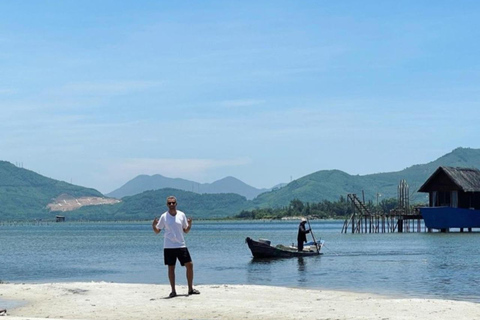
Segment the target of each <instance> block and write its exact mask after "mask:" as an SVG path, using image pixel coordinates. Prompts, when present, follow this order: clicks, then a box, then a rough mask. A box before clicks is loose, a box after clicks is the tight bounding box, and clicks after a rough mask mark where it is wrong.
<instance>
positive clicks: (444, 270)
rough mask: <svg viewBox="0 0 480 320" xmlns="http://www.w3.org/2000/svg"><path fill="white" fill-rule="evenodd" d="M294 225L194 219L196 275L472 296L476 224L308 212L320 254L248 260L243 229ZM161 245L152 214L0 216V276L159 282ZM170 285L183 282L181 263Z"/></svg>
mask: <svg viewBox="0 0 480 320" xmlns="http://www.w3.org/2000/svg"><path fill="white" fill-rule="evenodd" d="M297 226H298V222H297V221H290V222H286V221H285V222H284V221H262V222H258V221H255V222H252V221H250V222H238V221H235V222H225V221H194V225H193V227H192V230H191V232H190V233H189V234H188V235H186V240H187V245H188V247H189V250H190V252H191V255H192V258H193V260H194V269H195V283H196V284H199V285H200V284H254V285H272V286H287V287H305V288H312V289H335V290H348V291H357V292H372V293H379V294H387V295H394V296H406V297H422V298H428V297H430V298H447V299H455V300H464V301H473V302H480V292H479V290H478V288H479V285H480V233H447V234H442V233H404V234H398V233H390V234H341V233H340V230H341V227H342V221H312V228H313V230H314V235H315V237H316V238H317V240H318V239H319V238H321V239H323V240H325V247H324V249H323V252H324V254H323V255H321V256H316V257H305V258H289V259H280V260H271V261H258V260H255V259H252V255H251V252H250V251H249V249H248V247H247V245H246V243H245V238H246V237H247V236H249V237H251V238H254V239H257V238H267V239H269V240H271V242H272V244H273V245H275V244H279V243H282V244H290V243H292V242H294V241H295V239H296V232H297ZM309 239H311V238H310V236H309ZM162 245H163V237H162V236H161V235H158V236H157V235H155V234H154V233H153V232H152V230H151V226H150V222H123V223H106V222H105V223H68V222H67V223H50V224H46V223H41V224H38V225H34V224H30V225H27V224H20V225H0V252H1V263H0V280H1V281H4V282H67V281H68V282H70V281H112V282H124V283H160V284H167V283H168V279H167V270H166V267H165V266H164V265H163V254H162V252H163V251H162ZM177 284H178V285H185V284H186V280H185V275H184V269H181V268H180V267H177Z"/></svg>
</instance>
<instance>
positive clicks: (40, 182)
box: [0, 161, 103, 220]
mask: <svg viewBox="0 0 480 320" xmlns="http://www.w3.org/2000/svg"><path fill="white" fill-rule="evenodd" d="M62 194H68V195H70V196H73V197H90V196H91V197H103V195H102V194H101V193H100V192H98V191H97V190H95V189H90V188H84V187H79V186H75V185H73V184H69V183H66V182H63V181H58V180H54V179H50V178H47V177H44V176H42V175H39V174H38V173H35V172H33V171H30V170H27V169H23V168H19V167H17V166H15V165H13V164H11V163H10V162H7V161H0V203H1V206H0V219H1V220H11V219H12V220H24V219H29V220H32V219H45V218H49V217H52V216H53V217H55V214H54V213H50V212H49V211H48V210H47V208H46V206H47V204H49V203H50V202H51V201H52V200H53V199H55V198H57V197H58V196H60V195H62Z"/></svg>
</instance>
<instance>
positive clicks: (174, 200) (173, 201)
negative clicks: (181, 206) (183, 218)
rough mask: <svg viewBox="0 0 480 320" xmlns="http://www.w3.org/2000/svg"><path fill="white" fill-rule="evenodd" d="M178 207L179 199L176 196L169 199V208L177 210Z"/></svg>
mask: <svg viewBox="0 0 480 320" xmlns="http://www.w3.org/2000/svg"><path fill="white" fill-rule="evenodd" d="M176 205H177V198H175V197H174V196H169V197H168V198H167V206H168V207H169V208H175V206H176Z"/></svg>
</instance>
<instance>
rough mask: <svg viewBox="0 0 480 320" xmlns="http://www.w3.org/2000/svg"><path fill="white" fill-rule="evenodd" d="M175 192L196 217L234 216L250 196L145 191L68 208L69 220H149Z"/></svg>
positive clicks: (183, 208)
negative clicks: (110, 201) (118, 199)
mask: <svg viewBox="0 0 480 320" xmlns="http://www.w3.org/2000/svg"><path fill="white" fill-rule="evenodd" d="M171 195H175V197H176V198H177V201H178V209H179V210H182V211H184V212H185V214H187V216H188V217H192V218H194V219H207V218H208V219H214V218H224V217H228V216H233V215H235V214H236V213H238V212H240V211H241V210H242V209H243V208H245V207H246V206H247V203H248V200H247V199H246V198H245V197H242V196H240V195H238V194H233V193H222V194H198V193H194V192H190V191H183V190H178V189H171V188H165V189H159V190H150V191H145V192H142V193H140V194H136V195H134V196H127V197H124V198H122V201H121V202H120V203H118V204H114V205H108V206H89V207H82V208H81V209H78V210H75V211H71V212H66V213H65V214H64V215H65V216H66V217H67V219H69V220H83V219H85V220H149V219H152V220H153V218H154V217H158V216H160V215H161V214H162V213H163V212H165V211H166V210H167V207H166V199H167V197H168V196H171Z"/></svg>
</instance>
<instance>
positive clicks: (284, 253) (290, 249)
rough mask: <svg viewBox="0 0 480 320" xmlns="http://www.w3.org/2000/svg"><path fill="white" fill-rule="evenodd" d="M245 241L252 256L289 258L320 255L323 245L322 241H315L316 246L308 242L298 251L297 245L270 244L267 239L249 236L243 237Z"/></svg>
mask: <svg viewBox="0 0 480 320" xmlns="http://www.w3.org/2000/svg"><path fill="white" fill-rule="evenodd" d="M245 242H246V243H247V244H248V247H249V248H250V251H252V254H253V257H254V258H291V257H306V256H318V255H320V254H321V253H320V250H321V249H322V246H323V241H317V242H316V244H317V247H318V250H317V247H316V246H315V243H313V242H312V243H310V245H308V244H307V245H306V246H305V247H304V248H303V250H302V251H298V250H297V247H294V246H284V245H281V244H279V245H277V246H275V247H274V246H272V245H271V244H270V241H269V240H265V239H259V240H258V241H255V240H253V239H252V238H250V237H247V238H246V239H245Z"/></svg>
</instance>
